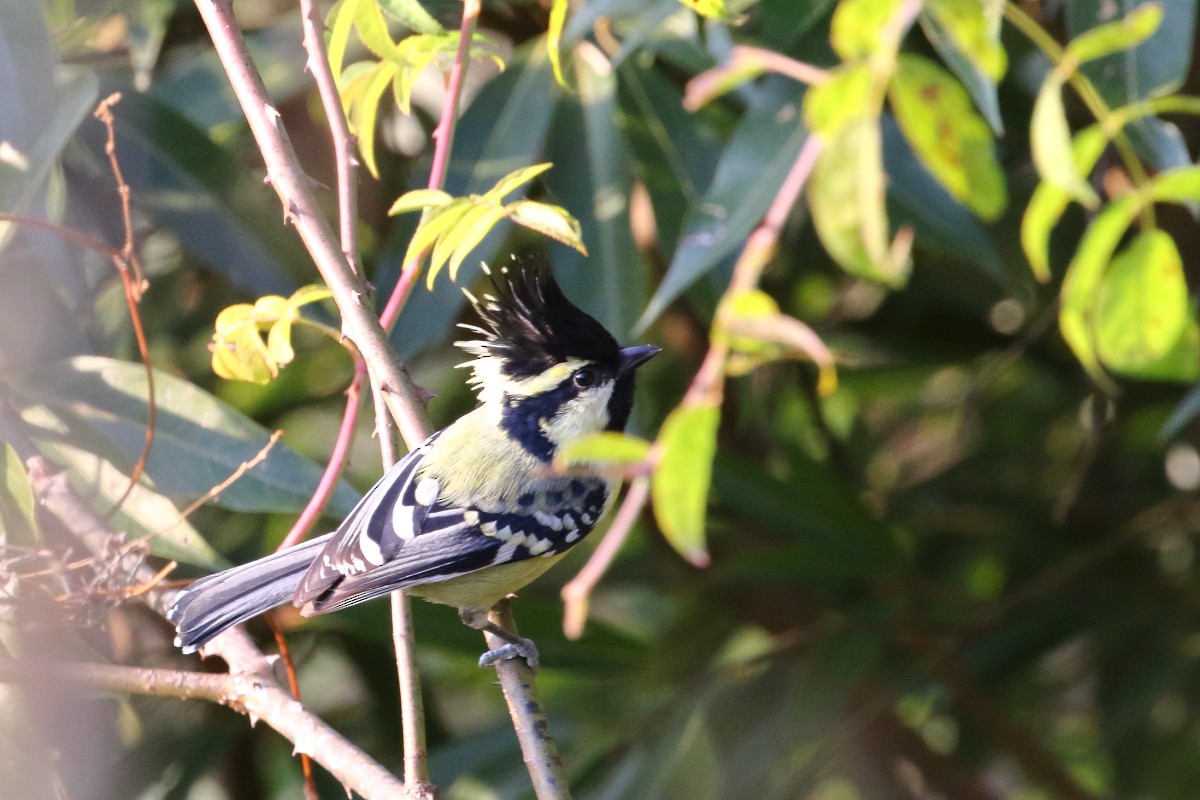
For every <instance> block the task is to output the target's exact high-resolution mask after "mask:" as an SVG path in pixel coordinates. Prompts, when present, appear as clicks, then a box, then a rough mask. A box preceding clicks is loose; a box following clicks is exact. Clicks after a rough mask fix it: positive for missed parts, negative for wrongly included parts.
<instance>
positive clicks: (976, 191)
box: [888, 54, 1008, 220]
mask: <svg viewBox="0 0 1200 800" xmlns="http://www.w3.org/2000/svg"><path fill="white" fill-rule="evenodd" d="M888 96H889V97H890V98H891V102H892V110H893V111H895V113H896V121H897V122H899V123H900V128H901V130H903V131H904V135H905V137H906V138H907V139H908V141H909V144H911V145H912V148H913V151H914V152H916V154H917V155H918V156H919V157H920V158H921V161H922V163H924V165H925V166H926V168H928V169H929V171H930V172H931V173H933V176H934V177H935V178H937V180H938V182H939V183H941V184H942V186H943V187H945V189H946V191H948V192H949V193H950V194H951V195H952V196H953V197H955V198H957V199H958V200H961V201H962V202H963V203H965V204H966V205H967V206H969V207H970V208H971V210H973V211H974V212H975V213H976V214H978V215H979V216H980V217H982V218H983V219H985V220H994V219H995V218H996V217H998V216H999V215H1000V213H1001V212H1003V211H1004V206H1005V205H1006V203H1007V201H1008V193H1007V190H1006V188H1005V185H1004V173H1003V172H1002V171H1001V169H1000V165H999V164H997V163H996V159H995V157H994V155H993V154H992V132H991V129H990V128H989V127H988V125H987V123H986V122H984V121H983V118H982V117H980V116H979V114H978V112H976V111H975V106H974V104H973V103H972V102H971V98H970V96H969V95H968V94H967V91H966V89H964V88H963V86H962V84H961V83H959V82H958V81H956V80H955V79H954V78H953V77H951V76H950V74H949V73H947V72H946V71H945V70H943V69H942V68H941V67H939V66H938V65H936V64H934V63H933V62H932V61H929V60H928V59H925V58H922V57H920V56H916V55H908V54H904V55H901V56H900V60H899V64H898V68H897V70H896V73H895V75H893V77H892V80H891V82H890V83H889V85H888Z"/></svg>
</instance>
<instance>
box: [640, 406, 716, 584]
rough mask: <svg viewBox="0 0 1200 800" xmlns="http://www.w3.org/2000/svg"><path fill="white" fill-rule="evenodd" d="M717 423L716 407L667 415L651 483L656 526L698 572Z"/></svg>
mask: <svg viewBox="0 0 1200 800" xmlns="http://www.w3.org/2000/svg"><path fill="white" fill-rule="evenodd" d="M720 420H721V412H720V408H719V407H718V406H716V405H709V404H705V405H685V406H680V407H679V408H676V409H675V410H674V411H672V412H671V414H670V416H668V417H667V421H666V422H664V423H663V427H662V431H661V432H660V433H659V435H658V443H659V446H660V447H661V448H662V458H661V459H660V460H659V463H658V468H657V469H655V470H654V477H653V479H652V480H651V492H652V495H653V498H654V518H655V519H656V520H658V526H659V527H660V528H661V529H662V532H663V535H664V536H665V537H666V538H667V541H668V542H669V543H670V544H671V546H672V547H674V548H675V551H676V552H678V553H679V554H680V555H681V556H683V557H684V558H686V559H687V560H688V561H690V562H692V563H693V564H695V565H696V566H698V567H703V566H707V564H708V561H709V558H708V550H707V549H706V547H705V542H704V539H705V536H704V528H705V518H706V516H707V513H708V490H709V484H710V483H711V482H712V461H713V456H714V454H715V453H716V449H717V424H718V423H719V422H720Z"/></svg>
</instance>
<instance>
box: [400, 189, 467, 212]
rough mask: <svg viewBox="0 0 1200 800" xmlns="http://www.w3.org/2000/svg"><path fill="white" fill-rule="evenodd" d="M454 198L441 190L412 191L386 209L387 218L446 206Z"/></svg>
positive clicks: (401, 196)
mask: <svg viewBox="0 0 1200 800" xmlns="http://www.w3.org/2000/svg"><path fill="white" fill-rule="evenodd" d="M453 199H454V197H453V196H452V195H451V194H449V193H447V192H443V191H442V190H441V189H413V190H412V191H411V192H405V193H404V194H402V195H400V196H399V197H397V198H396V202H394V203H392V207H391V208H389V209H388V215H389V216H395V215H396V214H407V213H408V212H410V211H421V210H422V209H425V208H430V207H435V208H436V207H439V206H444V205H446V204H448V203H449V202H450V201H451V200H453Z"/></svg>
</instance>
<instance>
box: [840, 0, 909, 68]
mask: <svg viewBox="0 0 1200 800" xmlns="http://www.w3.org/2000/svg"><path fill="white" fill-rule="evenodd" d="M900 2H901V0H842V1H841V2H840V3H838V6H837V10H836V11H834V12H833V21H832V23H831V28H830V32H829V40H830V43H831V44H832V45H833V49H834V51H836V52H837V54H838V55H839V56H841V57H842V60H843V61H854V60H856V59H859V58H868V57H870V56H871V55H873V54H875V53H876V52H877V51H878V50H879V49H880V47H882V46H883V44H884V42H883V41H882V38H881V34H882V32H883V28H884V25H886V24H887V21H888V20H889V19H891V18H892V15H893V14H895V13H896V9H897V8H899V7H900Z"/></svg>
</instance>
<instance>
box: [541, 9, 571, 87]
mask: <svg viewBox="0 0 1200 800" xmlns="http://www.w3.org/2000/svg"><path fill="white" fill-rule="evenodd" d="M568 2H569V0H554V5H552V6H550V24H549V26H548V27H547V29H546V53H547V54H548V55H549V56H550V68H551V69H552V70H554V80H555V81H557V82H558V85H559V86H562V87H563V88H566V85H567V81H566V78H564V77H563V71H562V34H563V27H564V26H565V25H566V24H567V5H568Z"/></svg>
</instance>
